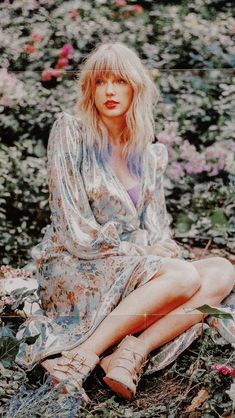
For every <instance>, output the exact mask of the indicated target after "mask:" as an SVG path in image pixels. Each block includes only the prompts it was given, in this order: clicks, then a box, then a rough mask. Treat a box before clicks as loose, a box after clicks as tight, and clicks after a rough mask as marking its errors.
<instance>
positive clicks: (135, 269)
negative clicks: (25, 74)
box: [16, 112, 179, 368]
mask: <svg viewBox="0 0 235 418" xmlns="http://www.w3.org/2000/svg"><path fill="white" fill-rule="evenodd" d="M88 135H90V132H89V130H88V129H87V128H85V126H84V125H83V124H82V122H81V121H80V120H79V119H78V118H76V117H74V116H72V115H69V114H68V113H66V112H61V113H60V114H59V116H58V118H57V119H56V121H55V122H54V124H53V126H52V129H51V132H50V136H49V142H48V181H49V192H50V200H49V201H50V209H51V224H50V225H49V226H48V229H47V231H46V233H45V236H44V237H43V239H42V241H41V242H40V243H39V244H38V245H36V246H35V247H34V248H33V249H32V256H33V259H34V260H35V263H36V267H37V280H38V283H39V296H40V298H41V302H42V310H40V311H38V312H37V313H35V314H34V315H33V316H31V317H30V318H29V319H28V320H27V321H26V322H25V323H24V324H23V325H22V326H21V328H20V330H19V332H18V334H17V337H18V338H22V337H26V336H32V335H37V334H39V338H38V339H37V340H36V342H35V343H34V344H32V345H26V344H21V346H20V350H19V353H18V355H17V359H16V360H17V362H18V363H19V364H21V365H22V366H24V367H26V368H32V367H33V366H34V365H35V364H36V363H37V362H38V361H40V360H42V359H43V358H45V357H47V356H49V355H51V354H56V353H58V352H60V351H61V350H64V349H65V348H66V349H69V348H73V347H75V346H77V345H79V344H81V343H82V342H83V341H85V340H86V339H87V338H88V337H89V335H91V334H92V333H93V332H94V330H95V329H96V327H97V326H98V325H99V323H100V322H101V321H102V320H103V319H104V317H106V316H107V315H108V314H109V313H110V312H111V311H112V310H113V309H114V308H115V306H117V304H118V303H119V302H120V300H122V299H123V298H124V297H126V296H127V295H128V294H129V293H130V292H131V291H133V290H134V289H135V288H137V287H139V286H142V285H144V284H145V283H146V282H148V281H149V280H150V279H151V278H152V277H153V276H154V275H155V274H157V273H158V271H159V269H160V267H161V265H162V257H160V256H153V255H147V252H146V247H147V245H152V244H155V243H157V242H161V241H165V240H168V241H171V242H172V243H173V244H174V245H175V246H176V247H177V248H178V249H179V247H178V246H177V244H176V243H175V242H174V240H173V239H172V236H171V231H170V228H169V216H168V214H167V211H166V205H165V198H164V187H163V174H164V171H165V169H166V165H167V159H168V157H167V150H166V147H165V146H164V145H163V144H149V146H148V147H147V148H146V150H145V154H144V170H143V173H144V175H143V177H142V179H141V183H140V187H139V197H138V199H137V202H136V205H135V204H134V203H133V201H132V199H131V197H130V196H129V194H128V191H127V190H126V189H125V188H124V186H123V185H122V184H121V183H120V181H119V180H118V178H117V177H116V176H115V174H114V172H113V171H112V169H111V167H110V166H109V165H108V164H106V165H103V164H102V163H101V162H100V161H98V159H97V158H96V153H95V149H94V147H93V148H91V147H89V146H88V141H87V136H88Z"/></svg>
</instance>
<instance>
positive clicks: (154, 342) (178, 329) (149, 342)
mask: <svg viewBox="0 0 235 418" xmlns="http://www.w3.org/2000/svg"><path fill="white" fill-rule="evenodd" d="M192 264H193V265H194V266H195V267H196V269H197V270H198V272H199V274H200V276H201V278H202V281H201V283H202V285H201V288H200V289H199V290H198V292H197V293H195V294H194V295H193V296H192V298H191V299H189V300H188V301H187V302H185V303H183V304H182V305H181V306H179V307H178V308H176V309H174V310H173V311H171V312H170V313H169V314H168V315H166V316H164V317H163V318H161V319H159V321H157V322H154V323H153V324H152V325H151V326H150V327H148V328H147V329H146V330H145V331H143V332H142V333H141V334H140V335H139V336H138V338H139V339H141V340H144V341H145V344H146V349H147V351H148V352H151V351H152V350H154V349H156V348H158V347H161V346H162V345H163V344H165V343H167V342H168V341H171V340H172V339H173V338H175V337H176V336H177V335H179V334H181V333H182V332H184V331H185V330H187V329H188V328H190V327H191V326H192V325H194V324H196V323H197V322H200V321H201V320H202V319H203V314H202V313H200V312H199V311H198V312H191V313H190V312H189V313H185V311H184V309H185V308H196V307H199V306H201V305H203V304H209V305H215V306H216V305H218V304H219V303H220V302H221V301H222V300H223V299H224V298H225V297H226V296H227V295H228V294H229V293H230V292H231V290H232V288H233V286H234V284H235V270H234V268H233V265H232V264H231V263H230V262H229V261H228V260H226V259H224V258H222V257H211V258H207V259H204V260H198V261H194V262H192Z"/></svg>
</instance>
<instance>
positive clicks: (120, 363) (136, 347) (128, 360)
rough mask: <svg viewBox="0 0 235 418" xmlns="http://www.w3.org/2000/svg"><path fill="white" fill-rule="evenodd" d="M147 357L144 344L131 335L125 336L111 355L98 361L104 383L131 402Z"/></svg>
mask: <svg viewBox="0 0 235 418" xmlns="http://www.w3.org/2000/svg"><path fill="white" fill-rule="evenodd" d="M147 357H148V353H147V351H146V346H145V343H144V342H143V341H142V340H140V339H138V338H136V337H134V336H133V335H127V336H126V337H125V338H124V339H123V340H122V341H121V343H120V344H119V345H118V346H117V349H116V350H115V351H114V353H113V354H111V355H109V356H107V357H104V358H103V359H102V360H101V361H100V366H101V367H102V369H103V370H104V371H105V373H106V376H105V377H104V378H103V380H104V382H105V383H106V384H107V385H108V386H109V387H110V388H111V389H112V390H113V391H114V392H115V393H117V394H118V395H119V396H121V397H122V398H125V399H128V400H131V399H132V398H133V397H134V396H135V394H136V388H137V385H138V383H139V380H140V376H141V374H142V372H143V368H144V366H145V364H146V363H147V361H148V360H147Z"/></svg>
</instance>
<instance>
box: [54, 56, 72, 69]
mask: <svg viewBox="0 0 235 418" xmlns="http://www.w3.org/2000/svg"><path fill="white" fill-rule="evenodd" d="M68 65H69V60H68V58H63V57H61V58H59V59H58V62H57V64H56V66H55V68H65V67H67V66H68Z"/></svg>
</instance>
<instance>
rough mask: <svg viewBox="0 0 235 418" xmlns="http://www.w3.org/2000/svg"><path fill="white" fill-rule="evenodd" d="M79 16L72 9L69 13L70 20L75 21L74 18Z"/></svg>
mask: <svg viewBox="0 0 235 418" xmlns="http://www.w3.org/2000/svg"><path fill="white" fill-rule="evenodd" d="M77 16H79V13H78V11H77V10H76V9H72V10H71V12H70V19H76V17H77Z"/></svg>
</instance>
